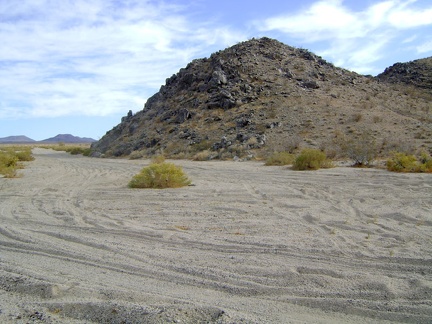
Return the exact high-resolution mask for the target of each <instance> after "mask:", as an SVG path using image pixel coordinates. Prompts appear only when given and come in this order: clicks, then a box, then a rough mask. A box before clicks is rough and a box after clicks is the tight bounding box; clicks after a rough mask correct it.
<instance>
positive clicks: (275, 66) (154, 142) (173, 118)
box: [92, 38, 432, 158]
mask: <svg viewBox="0 0 432 324" xmlns="http://www.w3.org/2000/svg"><path fill="white" fill-rule="evenodd" d="M431 97H432V96H431V94H430V92H428V91H427V90H424V89H421V88H418V87H412V86H410V87H408V86H406V85H404V84H392V83H390V82H387V81H385V80H380V79H377V78H373V77H368V76H362V75H359V74H357V73H354V72H350V71H347V70H344V69H341V68H337V67H335V66H334V65H332V64H331V63H328V62H326V61H325V60H323V59H322V58H321V57H319V56H316V55H315V54H313V53H311V52H309V51H307V50H305V49H299V48H293V47H290V46H287V45H284V44H282V43H280V42H278V41H276V40H273V39H269V38H261V39H252V40H249V41H246V42H243V43H239V44H237V45H235V46H232V47H230V48H227V49H225V50H223V51H219V52H217V53H214V54H212V55H211V56H210V58H203V59H198V60H194V61H192V62H191V63H189V64H188V65H187V66H186V67H185V68H183V69H180V71H179V72H178V73H177V74H175V75H173V76H171V77H170V78H168V79H167V80H166V84H165V85H163V86H162V87H161V89H160V91H159V92H158V93H156V94H155V95H153V96H152V97H151V98H149V99H148V101H147V103H146V104H145V107H144V109H143V110H141V111H139V112H138V113H136V114H135V115H133V114H132V112H129V113H128V115H127V116H125V117H123V118H122V121H121V123H120V124H119V125H117V126H115V127H114V128H113V129H112V130H110V131H108V132H107V133H106V135H105V136H103V137H102V138H101V139H100V140H99V141H98V142H96V143H94V144H93V145H92V149H93V151H94V154H95V155H100V154H104V155H106V156H124V155H129V154H133V155H134V156H141V155H152V154H158V153H163V154H165V155H167V156H170V157H190V156H193V155H194V154H196V153H197V152H200V151H203V150H207V151H208V157H209V158H215V157H216V158H232V157H235V156H238V157H249V158H250V157H254V156H260V155H261V156H263V155H266V154H268V153H270V152H273V151H281V150H293V149H295V148H297V147H299V146H300V147H305V146H312V147H319V148H322V149H325V150H326V151H328V152H329V153H332V154H336V153H335V152H337V151H338V147H339V144H340V142H341V141H345V142H347V141H350V140H352V141H358V140H359V139H360V138H363V137H364V134H368V135H370V137H371V138H373V139H374V140H375V141H376V143H378V144H379V146H380V150H381V151H385V150H390V149H394V148H396V147H398V146H399V147H400V146H403V147H409V148H410V149H414V148H423V149H428V150H431V149H432V142H431V140H430V138H431V137H432V117H431V114H432V107H431Z"/></svg>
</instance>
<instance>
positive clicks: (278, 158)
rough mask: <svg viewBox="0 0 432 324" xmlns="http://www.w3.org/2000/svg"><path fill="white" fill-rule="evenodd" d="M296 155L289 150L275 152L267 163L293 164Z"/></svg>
mask: <svg viewBox="0 0 432 324" xmlns="http://www.w3.org/2000/svg"><path fill="white" fill-rule="evenodd" d="M294 160H295V156H294V155H293V154H291V153H289V152H276V153H273V154H272V155H271V156H270V157H269V158H268V159H267V160H266V163H265V165H289V164H293V162H294Z"/></svg>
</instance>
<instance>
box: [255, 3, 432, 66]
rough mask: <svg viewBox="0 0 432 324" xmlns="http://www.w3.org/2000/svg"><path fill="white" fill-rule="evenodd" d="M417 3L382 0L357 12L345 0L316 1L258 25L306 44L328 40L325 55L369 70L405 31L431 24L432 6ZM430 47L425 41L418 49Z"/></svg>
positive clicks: (345, 63)
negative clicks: (299, 9) (301, 9)
mask: <svg viewBox="0 0 432 324" xmlns="http://www.w3.org/2000/svg"><path fill="white" fill-rule="evenodd" d="M416 2H417V1H412V0H411V1H397V0H389V1H382V2H378V3H375V4H373V5H370V6H369V7H366V8H365V9H364V10H360V11H354V10H352V9H350V8H348V7H347V6H346V5H345V4H344V1H342V0H325V1H317V2H315V3H313V4H312V5H311V6H310V7H308V8H307V9H306V10H304V11H301V12H297V13H294V14H284V15H279V16H275V17H270V18H268V19H265V20H264V21H262V22H259V23H257V28H258V29H259V30H262V31H280V32H283V33H284V34H286V35H289V36H290V37H292V38H294V39H297V40H300V39H301V40H302V41H303V42H304V43H306V44H313V43H318V42H325V45H324V48H322V49H321V54H322V55H324V56H326V57H328V58H330V59H332V60H333V61H334V62H335V64H337V65H341V66H345V67H347V68H352V69H353V70H356V71H357V72H363V71H365V72H366V71H370V70H371V69H373V68H372V66H371V63H373V62H375V61H377V60H379V59H380V58H381V57H382V55H383V53H385V52H386V48H387V45H389V44H390V43H391V42H392V41H393V40H394V39H399V38H400V37H401V35H402V32H403V31H406V30H408V29H413V28H418V27H424V26H432V5H431V4H428V5H427V7H415V6H414V5H415V4H416ZM427 47H428V46H427V43H426V45H425V46H424V47H419V48H418V51H421V50H422V48H427Z"/></svg>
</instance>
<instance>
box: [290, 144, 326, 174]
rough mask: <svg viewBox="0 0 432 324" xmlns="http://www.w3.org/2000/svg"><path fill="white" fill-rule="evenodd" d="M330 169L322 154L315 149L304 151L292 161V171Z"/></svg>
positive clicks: (324, 155)
mask: <svg viewBox="0 0 432 324" xmlns="http://www.w3.org/2000/svg"><path fill="white" fill-rule="evenodd" d="M330 167H332V163H331V161H329V160H328V159H327V156H326V154H325V153H324V152H322V151H320V150H316V149H304V150H303V151H301V153H300V155H298V156H297V157H296V159H295V161H294V164H293V169H294V170H318V169H319V168H330Z"/></svg>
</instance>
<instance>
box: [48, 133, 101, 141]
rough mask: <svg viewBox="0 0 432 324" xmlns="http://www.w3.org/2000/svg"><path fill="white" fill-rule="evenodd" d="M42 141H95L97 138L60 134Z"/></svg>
mask: <svg viewBox="0 0 432 324" xmlns="http://www.w3.org/2000/svg"><path fill="white" fill-rule="evenodd" d="M41 142H44V143H59V142H63V143H93V142H96V140H95V139H93V138H89V137H78V136H73V135H71V134H58V135H57V136H54V137H51V138H47V139H45V140H43V141H41Z"/></svg>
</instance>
